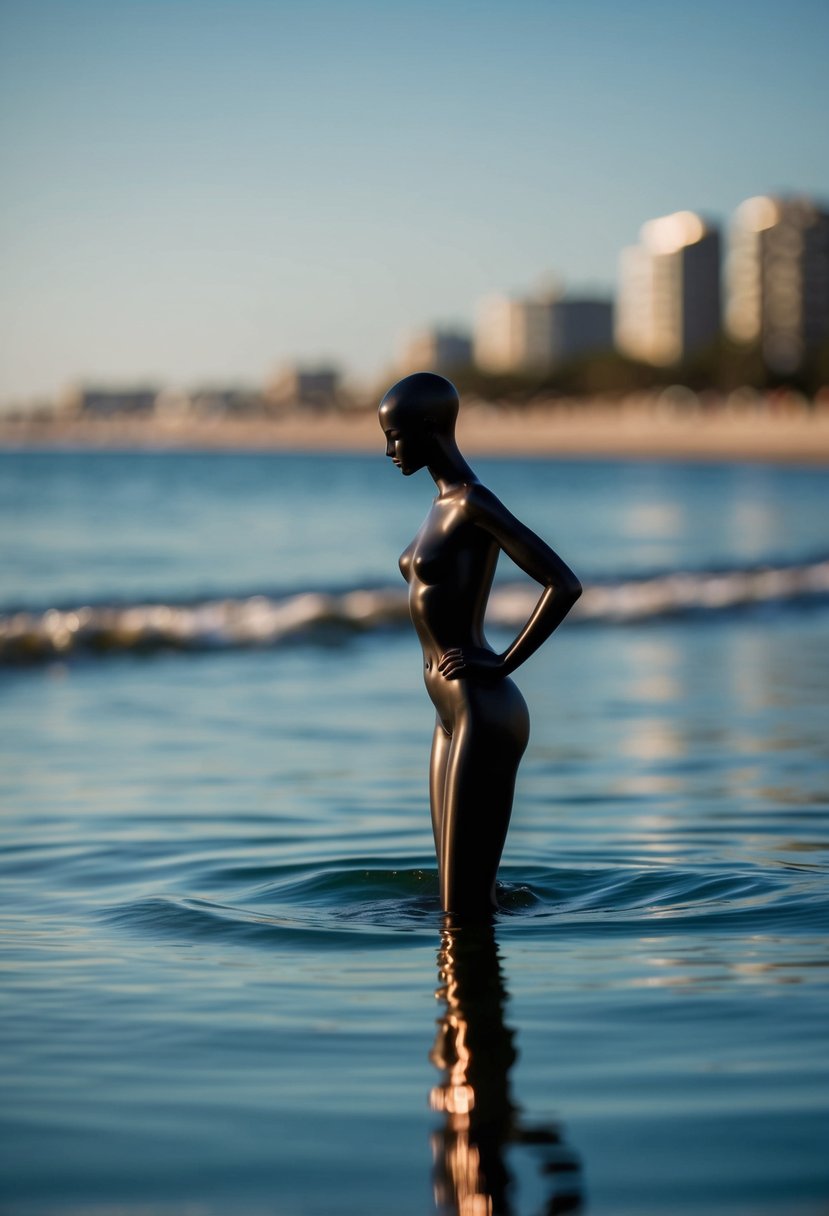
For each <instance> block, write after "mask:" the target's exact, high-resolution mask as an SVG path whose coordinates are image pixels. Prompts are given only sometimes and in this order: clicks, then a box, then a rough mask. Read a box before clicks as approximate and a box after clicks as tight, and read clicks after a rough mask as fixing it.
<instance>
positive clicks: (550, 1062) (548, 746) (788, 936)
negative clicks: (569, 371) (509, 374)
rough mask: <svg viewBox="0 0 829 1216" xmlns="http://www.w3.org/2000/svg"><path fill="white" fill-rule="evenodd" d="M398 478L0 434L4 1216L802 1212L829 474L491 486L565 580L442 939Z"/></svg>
mask: <svg viewBox="0 0 829 1216" xmlns="http://www.w3.org/2000/svg"><path fill="white" fill-rule="evenodd" d="M381 453H382V445H381V444H379V443H378V455H377V457H375V458H371V457H367V456H365V457H364V456H353V455H343V456H292V455H274V454H267V455H244V454H232V455H230V454H210V455H197V454H192V455H189V454H181V453H176V454H147V453H137V454H117V453H103V452H101V453H86V454H85V453H71V452H54V453H50V452H40V453H34V452H17V453H13V452H12V453H9V452H7V453H4V454H0V752H2V767H1V768H0V801H2V812H1V813H0V832H1V833H2V842H1V843H2V852H0V898H2V984H1V985H0V1014H1V1016H2V1031H1V1033H0V1079H2V1091H3V1095H4V1101H3V1104H2V1111H1V1113H0V1124H2V1126H0V1211H2V1212H3V1213H6V1214H13V1216H17V1214H20V1216H40V1214H45V1213H59V1214H61V1216H70V1214H71V1216H79V1214H81V1213H83V1214H87V1213H90V1214H92V1216H116V1214H117V1216H168V1214H170V1213H184V1214H186V1216H225V1214H227V1216H230V1214H234V1216H235V1214H237V1213H238V1214H240V1216H260V1214H262V1216H264V1214H265V1213H267V1214H269V1216H323V1214H325V1216H331V1214H332V1213H336V1214H339V1213H343V1214H347V1216H351V1214H354V1216H357V1214H360V1216H374V1214H377V1216H385V1214H387V1213H395V1214H399V1216H408V1214H409V1213H411V1214H412V1216H415V1214H417V1216H428V1213H433V1212H436V1211H437V1212H439V1213H441V1214H444V1216H445V1214H449V1213H457V1214H458V1216H484V1214H485V1213H489V1212H492V1213H496V1214H501V1213H504V1214H505V1213H510V1214H513V1216H519V1214H521V1216H525V1214H533V1216H541V1214H542V1213H546V1214H547V1216H552V1214H554V1213H564V1212H575V1211H581V1212H588V1213H592V1214H595V1216H600V1214H606V1216H617V1214H620V1216H625V1214H627V1213H630V1214H631V1216H633V1214H634V1213H635V1214H637V1216H640V1214H642V1213H660V1214H664V1213H688V1214H689V1216H690V1214H694V1216H696V1214H698V1213H703V1212H704V1213H706V1216H712V1214H714V1216H716V1214H718V1213H729V1214H738V1213H739V1214H745V1216H763V1214H765V1213H775V1214H779V1216H790V1214H792V1216H799V1214H801V1213H802V1214H806V1213H808V1214H815V1216H817V1214H823V1216H825V1213H826V1212H827V1211H829V1153H827V1143H829V1134H828V1133H829V1053H828V1052H827V1039H829V1033H827V1032H828V1030H829V1001H827V995H829V985H828V984H827V980H828V979H829V973H828V972H827V968H828V967H829V934H828V931H829V891H827V869H828V868H829V767H828V766H827V753H829V710H827V690H829V536H827V520H829V473H827V472H826V471H824V470H819V469H798V468H784V467H779V468H778V467H761V466H750V465H695V464H687V465H683V464H664V465H662V464H645V463H642V464H639V463H635V462H598V461H597V462H590V461H563V462H555V461H548V460H527V461H519V460H504V461H495V460H481V461H478V462H476V470H477V471H478V473H479V475H480V476H481V477H482V479H483V480H484V481H485V482H486V483H487V484H488V485H489V486H490V488H491V489H492V490H493V491H494V492H495V493H496V494H498V495H499V496H500V497H501V498H502V499H503V500H504V501H505V502H506V504H507V505H508V506H509V507H510V509H511V510H512V511H513V512H514V513H515V514H517V515H518V516H519V517H520V518H521V519H523V520H524V521H525V522H526V523H527V524H529V525H530V526H531V527H533V528H534V529H535V530H537V531H538V532H539V533H540V534H541V535H543V536H544V537H545V539H547V540H548V541H549V542H550V543H551V544H552V545H553V546H554V547H555V548H556V549H557V550H558V551H559V552H560V554H561V556H562V557H563V558H564V559H565V560H566V561H567V562H568V563H569V564H570V565H571V566H572V567H573V569H574V570H575V571H576V572H577V573H578V574H579V575H580V577H581V578H582V581H583V582H584V584H585V586H586V592H585V595H584V597H583V599H582V601H581V602H580V604H579V605H578V607H577V609H576V611H575V612H574V613H573V615H572V619H568V620H567V621H566V622H565V623H564V625H563V626H562V627H561V629H560V630H559V632H558V633H557V634H555V635H554V637H553V638H552V639H551V640H550V642H549V643H548V644H547V646H546V647H545V648H543V650H542V651H541V652H539V653H538V654H537V655H536V656H534V657H533V658H532V659H531V660H530V662H528V663H527V665H526V666H525V667H524V668H522V669H521V670H520V671H519V672H518V673H517V676H516V680H517V683H518V684H519V686H520V687H521V689H522V691H523V693H524V696H525V698H526V700H527V702H528V704H529V707H530V713H531V718H532V737H531V741H530V746H529V749H528V751H527V754H526V756H525V759H524V762H523V765H522V768H521V771H520V774H519V782H518V789H517V793H516V801H515V810H514V813H513V821H512V826H511V829H510V835H509V838H508V841H507V847H506V851H505V855H504V863H503V866H502V870H501V875H500V877H501V880H502V883H501V888H500V902H501V911H500V912H499V914H498V915H497V918H496V920H495V923H494V925H493V926H492V927H491V928H478V929H474V928H468V927H467V928H460V929H458V928H452V927H449V926H445V925H443V924H442V921H441V916H440V912H439V907H438V903H437V878H436V869H435V861H434V856H433V850H432V842H431V829H430V823H429V812H428V797H427V779H426V773H427V763H428V752H429V746H430V739H431V733H432V727H433V713H432V709H431V706H430V703H429V701H428V699H427V696H426V693H425V690H424V688H423V685H422V677H421V670H420V668H421V663H420V654H419V650H418V647H417V644H416V641H415V639H414V636H413V634H412V631H411V628H410V626H409V623H408V620H407V615H406V605H405V595H404V588H403V584H402V582H401V581H400V580H399V576H398V574H397V565H396V562H397V555H398V553H399V552H400V551H401V550H402V549H403V548H404V547H405V545H406V544H407V543H408V542H409V540H410V539H411V538H412V536H413V535H414V533H415V531H416V530H417V528H418V526H419V524H420V522H421V519H422V518H423V516H424V515H425V513H426V510H427V508H428V505H429V501H430V499H431V496H432V492H433V486H432V483H431V481H430V480H429V479H428V475H427V474H426V473H421V474H420V475H418V476H415V477H412V478H409V479H402V478H401V477H400V475H399V474H398V473H397V471H396V470H395V469H394V468H393V467H392V466H391V464H390V462H388V461H385V460H384V459H383V457H382V454H381ZM501 565H502V567H503V568H502V569H501V568H499V576H498V581H497V584H496V589H495V591H494V593H493V598H492V605H491V608H492V611H491V614H490V616H491V628H490V636H491V639H492V641H493V642H495V643H498V644H502V643H503V644H505V643H506V641H508V640H509V638H510V636H512V635H514V633H515V632H516V631H517V629H518V628H520V626H521V624H522V623H523V621H524V620H525V619H526V616H527V615H528V613H529V611H530V610H531V607H532V604H533V603H534V599H535V596H536V594H537V589H534V588H533V586H532V584H530V583H529V582H528V580H527V579H526V578H525V577H524V576H523V575H521V574H520V572H518V571H516V570H515V569H514V568H511V567H510V563H509V562H508V560H506V559H502V563H501Z"/></svg>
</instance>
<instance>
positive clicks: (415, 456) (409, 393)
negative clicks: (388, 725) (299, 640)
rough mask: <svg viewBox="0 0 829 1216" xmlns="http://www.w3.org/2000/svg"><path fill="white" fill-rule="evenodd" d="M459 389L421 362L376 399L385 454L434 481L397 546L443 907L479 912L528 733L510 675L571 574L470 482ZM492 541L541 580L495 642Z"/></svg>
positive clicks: (577, 590)
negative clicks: (522, 618) (518, 626)
mask: <svg viewBox="0 0 829 1216" xmlns="http://www.w3.org/2000/svg"><path fill="white" fill-rule="evenodd" d="M457 411H458V396H457V392H456V391H455V388H454V386H453V385H452V384H450V382H449V381H448V380H444V379H443V377H441V376H435V375H432V374H431V373H428V372H420V373H417V374H416V375H414V376H408V377H406V379H405V380H401V381H400V382H399V383H398V384H396V385H395V386H394V387H393V388H391V389H390V390H389V392H388V393H387V394H386V396H385V397H384V398H383V401H382V402H381V404H380V425H381V426H382V428H383V431H384V433H385V436H386V455H387V456H388V457H389V458H390V459H391V460H393V461H394V463H395V464H396V465H397V467H398V468H399V469H400V470H401V472H402V473H403V474H404V476H410V475H411V474H412V473H415V472H417V471H418V470H420V469H423V468H426V469H428V470H429V473H430V475H431V477H432V479H433V480H434V482H435V485H436V486H437V489H438V493H437V497H436V498H435V499H434V501H433V503H432V506H431V508H430V510H429V514H428V515H427V516H426V519H425V521H424V523H423V525H422V526H421V529H420V531H419V532H418V534H417V536H416V537H415V538H414V540H413V541H412V543H411V544H410V545H409V547H408V548H407V549H406V550H405V552H404V553H403V554H402V556H401V558H400V569H401V572H402V574H403V577H404V578H405V579H406V581H407V582H408V584H409V609H410V612H411V617H412V622H413V624H414V627H415V630H416V631H417V635H418V637H419V639H420V642H421V645H422V647H423V667H424V678H425V682H426V689H427V691H428V693H429V696H430V698H431V700H432V703H433V704H434V706H435V710H436V715H437V721H436V724H435V734H434V738H433V742H432V759H431V766H430V775H429V794H430V803H431V808H432V830H433V833H434V838H435V850H436V853H437V858H438V870H439V875H440V898H441V904H442V907H443V910H444V911H445V912H452V913H456V914H461V915H465V916H474V917H481V916H486V915H487V914H489V913H490V912H491V911H492V909H493V908H494V907H495V906H496V904H495V876H496V873H497V870H498V863H499V861H500V859H501V853H502V851H503V847H504V841H505V839H506V834H507V828H508V827H509V820H510V814H511V811H512V799H513V792H514V788H515V776H516V773H517V771H518V764H519V762H520V760H521V756H522V755H523V753H524V749H525V747H526V746H527V739H528V737H529V715H528V713H527V707H526V704H525V702H524V698H523V697H522V696H521V693H520V692H519V691H518V689H517V687H516V686H515V684H514V683H513V682H512V680H511V679H510V678H509V677H510V675H511V674H512V672H513V671H515V669H516V668H517V667H519V666H520V665H521V664H522V663H523V662H524V661H525V659H527V658H529V656H530V655H531V654H533V653H534V652H535V651H536V650H537V649H538V647H539V646H541V645H542V643H543V642H545V641H546V640H547V638H548V637H549V636H550V634H551V633H552V632H553V630H554V629H556V628H557V626H558V625H560V624H561V622H562V620H563V619H564V617H565V616H566V615H567V613H568V612H569V611H570V609H571V608H572V606H573V604H574V603H575V602H576V600H577V599H578V597H579V595H580V594H581V584H580V583H579V581H578V579H577V578H576V576H575V575H574V574H573V572H572V570H570V569H569V567H568V566H566V565H565V563H564V562H563V561H562V560H561V558H560V557H558V555H557V554H556V553H554V552H553V550H552V549H551V548H550V547H549V546H548V545H547V544H545V543H544V541H543V540H541V538H540V537H538V536H536V534H535V533H534V532H531V531H530V529H529V528H527V527H525V526H524V524H522V523H521V522H520V521H519V520H518V519H516V518H515V516H514V515H511V514H510V512H509V511H508V510H507V509H506V507H505V506H504V505H503V504H502V503H501V502H499V500H498V499H497V498H496V497H495V495H494V494H492V493H491V492H490V491H489V490H487V489H486V487H485V486H483V485H481V483H480V481H479V480H478V478H477V477H476V476H475V474H474V473H473V471H472V469H471V468H470V467H469V465H468V464H467V462H466V461H465V460H464V458H463V456H462V455H461V452H460V450H459V448H458V446H457V443H456V442H455V434H454V423H455V418H456V417H457ZM501 551H503V552H504V553H506V554H507V555H508V556H509V557H511V558H512V560H513V561H514V562H515V563H516V565H518V566H520V568H521V569H522V570H524V571H526V573H527V574H529V575H531V576H532V577H533V578H534V579H536V580H537V582H539V583H540V584H541V585H542V587H543V588H544V589H543V591H542V593H541V596H540V598H539V601H538V603H537V605H536V607H535V610H534V611H533V613H532V616H531V617H530V619H529V620H528V621H527V624H526V625H525V626H524V628H523V629H522V630H521V632H520V634H519V635H518V637H517V638H516V639H515V640H514V641H513V643H512V644H511V645H510V646H508V647H507V649H506V650H505V651H504V652H503V653H501V654H497V653H496V652H495V651H494V650H493V649H492V647H491V646H490V645H489V643H488V642H487V640H486V637H485V636H484V613H485V611H486V604H487V599H488V597H489V592H490V588H491V586H492V579H493V576H494V573H495V566H496V563H497V561H498V556H499V554H500V553H501Z"/></svg>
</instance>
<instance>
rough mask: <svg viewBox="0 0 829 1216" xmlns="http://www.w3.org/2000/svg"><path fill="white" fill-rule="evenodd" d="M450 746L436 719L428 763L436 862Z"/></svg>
mask: <svg viewBox="0 0 829 1216" xmlns="http://www.w3.org/2000/svg"><path fill="white" fill-rule="evenodd" d="M451 745H452V736H451V735H450V734H449V732H448V731H447V730H445V729H444V728H443V726H442V725H441V721H440V718H436V720H435V733H434V735H433V736H432V757H431V760H430V761H429V805H430V807H431V809H432V834H433V835H434V838H435V852H436V853H437V855H438V861H440V849H441V834H442V829H443V803H444V798H445V795H446V770H447V767H448V764H449V753H450V749H451Z"/></svg>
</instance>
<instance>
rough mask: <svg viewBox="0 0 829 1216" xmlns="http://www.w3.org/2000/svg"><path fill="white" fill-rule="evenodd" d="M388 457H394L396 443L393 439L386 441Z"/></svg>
mask: <svg viewBox="0 0 829 1216" xmlns="http://www.w3.org/2000/svg"><path fill="white" fill-rule="evenodd" d="M386 455H387V456H393V455H394V441H393V440H392V439H387V440H386Z"/></svg>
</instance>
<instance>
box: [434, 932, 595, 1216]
mask: <svg viewBox="0 0 829 1216" xmlns="http://www.w3.org/2000/svg"><path fill="white" fill-rule="evenodd" d="M438 977H439V980H440V984H441V986H440V987H439V988H438V990H437V993H436V996H437V998H438V999H439V1000H440V1001H442V1002H443V1004H444V1006H445V1009H444V1012H443V1014H442V1016H441V1017H440V1018H439V1019H438V1029H437V1035H436V1037H435V1043H434V1046H433V1048H432V1051H431V1055H430V1058H431V1060H432V1063H433V1064H434V1065H435V1067H436V1068H438V1069H439V1070H440V1071H441V1073H442V1078H441V1081H440V1084H438V1085H435V1086H434V1088H433V1089H432V1091H431V1093H430V1095H429V1103H430V1106H431V1108H432V1110H435V1111H440V1112H441V1113H442V1114H443V1116H444V1119H443V1123H442V1125H441V1127H440V1128H439V1129H438V1130H437V1131H436V1132H434V1134H433V1135H432V1154H433V1157H434V1162H435V1166H434V1174H433V1178H434V1194H435V1205H436V1208H437V1211H438V1212H439V1213H441V1216H490V1214H492V1216H499V1214H501V1216H510V1214H511V1213H513V1212H515V1210H516V1209H515V1207H514V1195H513V1191H514V1179H513V1176H512V1174H511V1172H510V1168H509V1165H508V1162H507V1157H506V1154H507V1151H508V1149H509V1148H510V1147H511V1146H528V1147H531V1149H532V1151H533V1152H534V1153H536V1154H538V1168H539V1169H540V1172H541V1174H542V1175H543V1177H544V1179H545V1190H546V1194H545V1204H544V1208H543V1211H544V1213H545V1214H546V1216H554V1214H556V1213H564V1212H578V1211H581V1208H582V1187H581V1172H580V1166H579V1162H578V1158H577V1157H576V1155H575V1154H574V1153H573V1151H572V1150H571V1149H570V1148H568V1146H567V1145H566V1144H565V1143H564V1139H563V1135H562V1132H561V1129H560V1128H557V1127H556V1126H555V1124H552V1123H550V1124H545V1125H537V1126H529V1125H527V1124H526V1123H524V1122H523V1121H522V1119H521V1113H520V1108H519V1107H518V1106H517V1105H516V1104H515V1103H514V1102H513V1100H512V1097H511V1095H510V1084H509V1073H510V1069H511V1067H512V1065H513V1063H514V1062H515V1060H516V1058H517V1052H516V1049H515V1044H514V1039H515V1035H514V1032H513V1031H512V1030H511V1029H510V1027H509V1026H507V1025H506V1024H505V1022H504V1006H505V1005H506V1003H507V1000H508V994H507V990H506V987H505V985H504V978H503V974H502V971H501V963H500V959H499V956H498V947H497V945H496V942H495V934H494V932H493V929H492V927H491V926H475V927H472V926H465V927H463V928H454V927H452V926H451V925H450V924H448V923H447V924H446V926H445V927H444V929H443V932H442V933H441V945H440V950H439V951H438Z"/></svg>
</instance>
